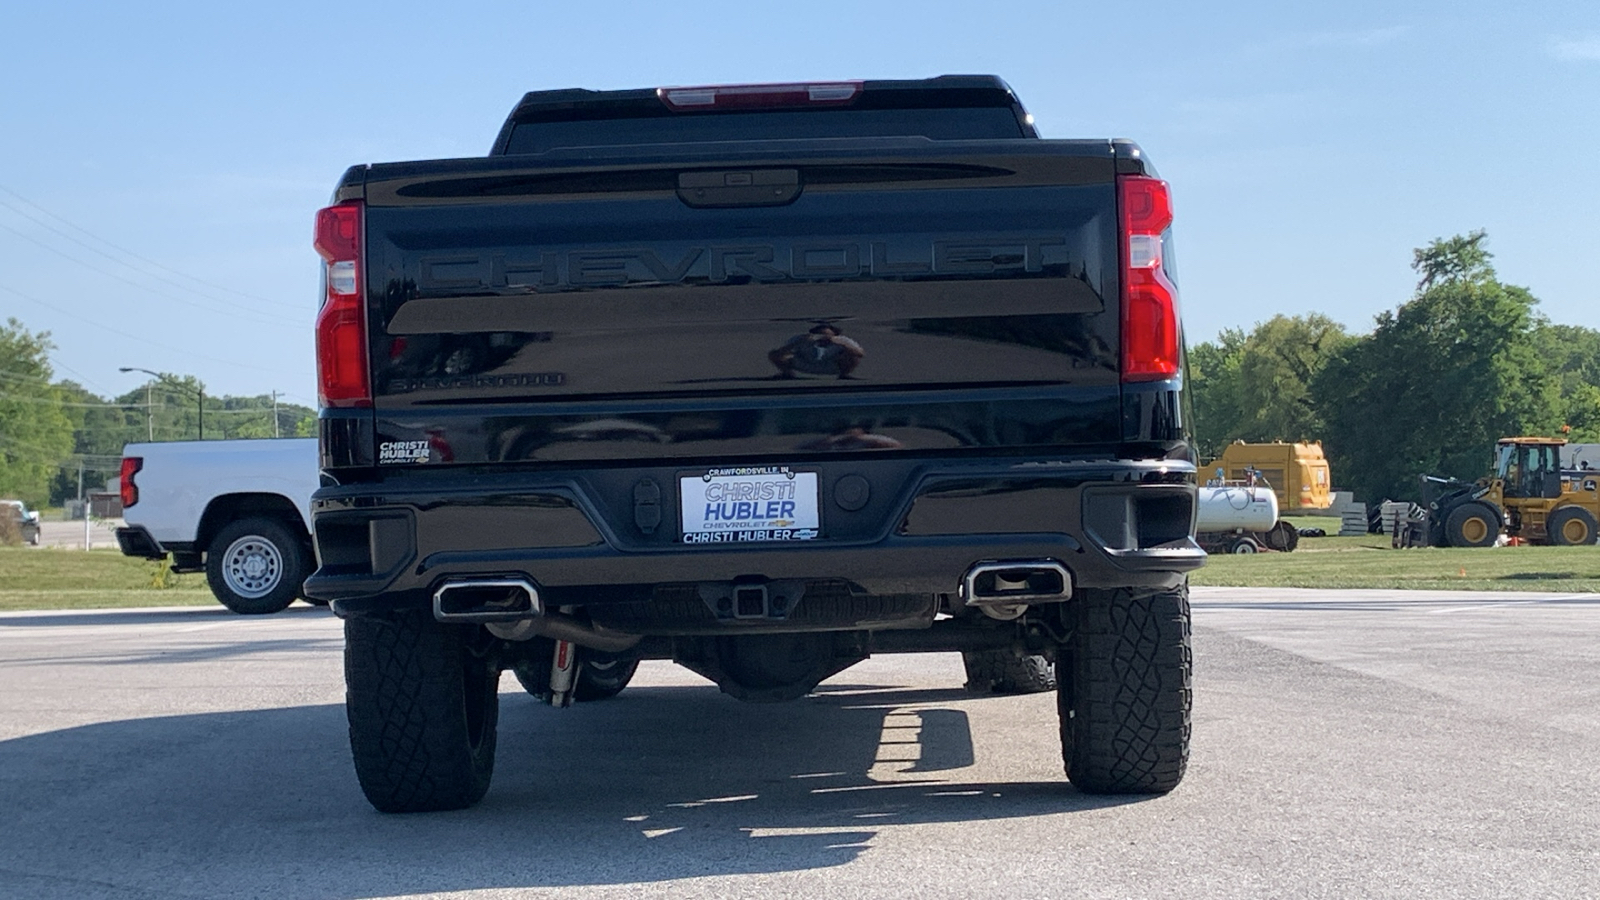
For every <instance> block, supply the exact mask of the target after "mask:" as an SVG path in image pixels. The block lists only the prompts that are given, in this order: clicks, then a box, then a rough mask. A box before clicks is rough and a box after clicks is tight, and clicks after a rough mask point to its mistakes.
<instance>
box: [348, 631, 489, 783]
mask: <svg viewBox="0 0 1600 900" xmlns="http://www.w3.org/2000/svg"><path fill="white" fill-rule="evenodd" d="M476 634H477V628H476V626H461V625H444V624H441V623H439V622H435V621H434V620H433V617H432V616H431V615H429V614H428V613H427V612H426V611H416V610H408V611H404V612H396V613H391V614H387V615H369V616H358V617H356V618H352V619H349V620H347V621H346V622H345V650H344V675H345V713H346V715H347V716H348V718H349V721H350V752H351V756H352V757H353V758H354V759H355V766H356V777H357V778H358V779H359V780H360V782H361V790H362V792H363V793H365V794H366V795H367V801H368V802H370V803H371V804H372V805H373V806H374V807H376V808H377V809H378V810H379V811H380V812H388V813H404V812H431V811H435V810H446V809H463V808H465V807H468V806H471V805H472V804H474V803H477V802H478V801H479V800H481V799H483V795H484V793H485V792H487V791H488V790H489V780H490V778H491V777H492V776H493V774H494V750H495V729H496V726H497V724H498V722H499V717H500V699H499V686H500V670H499V669H498V668H497V667H496V666H495V665H494V663H493V661H492V660H490V659H489V658H488V657H487V656H485V655H484V654H482V653H480V652H478V651H477V650H475V649H474V645H473V641H472V638H473V637H475V636H476Z"/></svg>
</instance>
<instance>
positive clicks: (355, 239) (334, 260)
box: [314, 200, 372, 406]
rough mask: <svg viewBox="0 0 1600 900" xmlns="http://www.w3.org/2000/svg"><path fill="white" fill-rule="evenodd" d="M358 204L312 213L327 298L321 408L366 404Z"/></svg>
mask: <svg viewBox="0 0 1600 900" xmlns="http://www.w3.org/2000/svg"><path fill="white" fill-rule="evenodd" d="M362 218H363V217H362V204H361V201H359V200H350V201H347V202H345V203H339V204H336V205H334V206H330V207H328V208H327V209H323V210H319V211H318V212H317V237H316V241H315V244H314V245H315V246H316V248H317V253H318V254H320V255H321V256H322V260H323V262H322V266H323V268H322V280H323V283H324V284H325V285H326V290H327V296H326V297H325V298H324V299H323V303H322V310H321V311H320V312H318V313H317V398H318V399H319V400H320V401H321V402H322V405H323V406H371V405H372V386H371V378H370V376H369V375H368V374H367V309H366V304H365V302H363V300H362V293H361V232H362Z"/></svg>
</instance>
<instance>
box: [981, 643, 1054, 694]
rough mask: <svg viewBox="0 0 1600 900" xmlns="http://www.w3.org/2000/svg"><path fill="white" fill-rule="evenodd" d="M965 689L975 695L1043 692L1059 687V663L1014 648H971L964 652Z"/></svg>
mask: <svg viewBox="0 0 1600 900" xmlns="http://www.w3.org/2000/svg"><path fill="white" fill-rule="evenodd" d="M961 662H962V665H964V666H966V669H967V684H966V688H967V691H968V692H969V693H973V694H1042V693H1044V692H1045V691H1053V690H1055V689H1056V665H1055V663H1053V662H1051V661H1050V660H1048V659H1046V658H1045V657H1043V656H1039V655H1036V654H1019V653H1017V652H1015V651H1012V650H969V651H965V652H963V653H962V654H961Z"/></svg>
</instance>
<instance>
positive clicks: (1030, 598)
mask: <svg viewBox="0 0 1600 900" xmlns="http://www.w3.org/2000/svg"><path fill="white" fill-rule="evenodd" d="M1071 597H1072V573H1071V572H1068V571H1067V567H1066V566H1064V565H1062V564H1061V563H1059V562H1057V561H1055V560H1053V559H999V560H995V559H991V560H984V561H983V562H979V563H974V564H973V566H972V568H970V569H968V570H967V574H966V575H964V576H962V578H961V598H962V599H963V600H964V601H965V602H966V604H967V605H968V606H1000V605H1012V604H1027V603H1060V602H1063V601H1065V600H1068V599H1070V598H1071Z"/></svg>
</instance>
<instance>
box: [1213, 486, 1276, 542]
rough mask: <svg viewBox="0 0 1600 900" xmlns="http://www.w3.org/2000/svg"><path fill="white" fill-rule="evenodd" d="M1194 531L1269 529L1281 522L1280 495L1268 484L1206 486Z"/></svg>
mask: <svg viewBox="0 0 1600 900" xmlns="http://www.w3.org/2000/svg"><path fill="white" fill-rule="evenodd" d="M1198 503H1199V511H1198V513H1197V514H1196V516H1195V526H1194V530H1195V531H1197V532H1201V533H1204V532H1208V531H1267V530H1269V529H1271V528H1272V526H1273V525H1276V524H1277V522H1278V495H1277V494H1275V493H1273V492H1272V488H1270V487H1267V486H1266V485H1257V486H1255V487H1246V486H1244V485H1229V486H1226V487H1202V488H1200V496H1199V499H1198Z"/></svg>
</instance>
